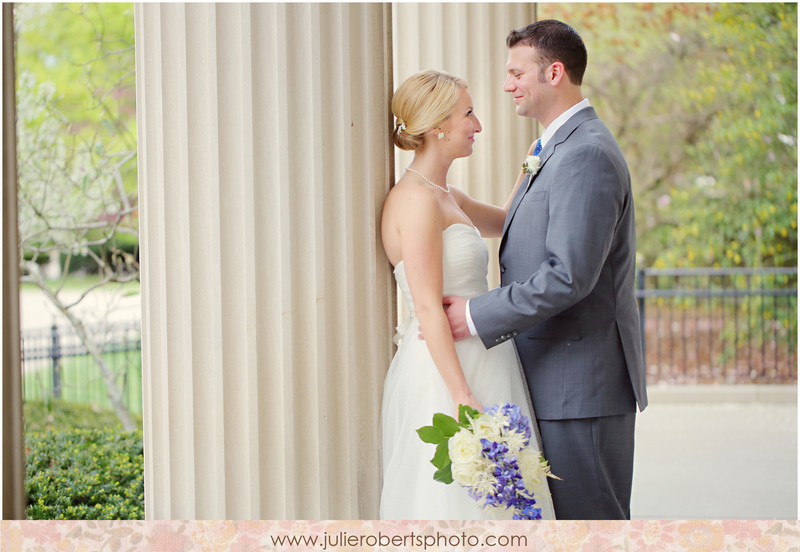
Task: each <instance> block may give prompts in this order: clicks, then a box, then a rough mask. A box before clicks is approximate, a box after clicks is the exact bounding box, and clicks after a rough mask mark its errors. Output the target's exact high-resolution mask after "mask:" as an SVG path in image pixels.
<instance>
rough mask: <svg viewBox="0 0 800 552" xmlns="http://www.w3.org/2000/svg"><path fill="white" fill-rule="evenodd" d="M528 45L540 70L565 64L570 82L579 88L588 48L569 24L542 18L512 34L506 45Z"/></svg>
mask: <svg viewBox="0 0 800 552" xmlns="http://www.w3.org/2000/svg"><path fill="white" fill-rule="evenodd" d="M520 43H522V44H525V45H526V46H530V47H532V48H534V49H535V50H536V53H537V57H538V63H539V69H540V70H541V71H544V70H545V69H546V68H547V67H548V66H549V65H550V64H552V63H555V62H556V61H560V62H561V63H563V64H564V69H565V70H566V72H567V76H568V77H569V81H570V82H571V83H572V84H577V85H580V84H581V83H582V82H583V73H584V72H585V71H586V59H587V55H586V46H584V44H583V39H581V36H580V35H579V34H578V33H577V31H575V29H573V28H572V27H570V26H569V25H567V24H566V23H562V22H561V21H556V20H555V19H543V20H541V21H537V22H536V23H531V24H530V25H528V26H527V27H523V28H522V29H515V30H513V31H511V32H510V33H509V35H508V38H506V45H507V46H508V47H509V48H513V47H514V46H516V45H517V44H520Z"/></svg>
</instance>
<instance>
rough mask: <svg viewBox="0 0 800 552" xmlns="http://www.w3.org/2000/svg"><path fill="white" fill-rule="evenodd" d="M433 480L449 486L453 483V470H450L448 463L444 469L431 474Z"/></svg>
mask: <svg viewBox="0 0 800 552" xmlns="http://www.w3.org/2000/svg"><path fill="white" fill-rule="evenodd" d="M433 479H434V480H435V481H439V482H441V483H444V484H445V485H449V484H450V483H452V482H453V470H452V469H451V466H450V464H449V463H448V464H447V465H446V466H445V467H443V468H439V469H438V470H437V471H436V473H434V474H433Z"/></svg>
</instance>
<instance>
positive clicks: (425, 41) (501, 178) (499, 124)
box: [392, 2, 538, 287]
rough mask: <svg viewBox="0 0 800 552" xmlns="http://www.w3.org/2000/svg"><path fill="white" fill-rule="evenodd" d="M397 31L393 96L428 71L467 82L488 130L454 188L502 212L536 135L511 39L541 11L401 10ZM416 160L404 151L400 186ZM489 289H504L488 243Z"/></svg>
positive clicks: (478, 7) (524, 6) (460, 6)
mask: <svg viewBox="0 0 800 552" xmlns="http://www.w3.org/2000/svg"><path fill="white" fill-rule="evenodd" d="M392 20H393V27H394V38H393V41H394V48H393V49H394V82H395V88H396V87H397V86H399V85H400V83H402V82H403V81H404V80H405V79H406V78H407V77H409V76H410V75H412V74H413V73H416V72H417V71H422V70H425V69H439V70H443V71H447V72H449V73H453V74H455V75H458V76H460V77H464V78H465V79H466V80H467V84H468V85H469V92H470V95H471V96H472V100H473V103H474V108H475V114H476V115H477V116H478V119H479V120H480V122H481V125H482V126H483V131H482V132H481V133H480V134H479V135H478V136H477V139H476V141H475V148H474V153H473V154H472V155H471V156H470V157H469V158H467V159H459V160H456V161H455V163H453V167H452V168H451V170H450V174H449V175H448V181H449V183H450V184H451V185H455V186H457V187H459V188H461V189H462V190H464V191H466V192H467V193H469V194H470V195H471V196H473V197H475V198H477V199H480V200H482V201H488V202H491V203H494V204H497V205H504V204H505V202H506V200H507V199H508V196H509V195H510V193H511V190H512V189H513V187H514V183H515V182H516V178H517V175H518V174H519V170H520V168H521V166H522V162H523V160H524V159H525V153H526V152H527V151H528V148H529V147H530V145H531V142H532V141H533V140H535V139H536V138H537V137H538V135H537V129H536V122H535V121H534V120H533V119H528V118H523V117H519V116H518V115H517V114H516V112H515V111H514V102H513V101H512V98H511V96H510V95H509V94H508V93H506V92H503V82H504V81H505V78H506V60H507V58H508V49H507V48H506V36H508V33H509V31H511V30H512V29H517V28H520V27H524V26H525V25H528V24H529V23H533V22H534V21H536V4H533V3H514V4H505V3H504V4H493V3H486V4H479V3H461V2H454V3H439V2H437V3H403V2H401V3H396V4H393V5H392ZM411 158H412V155H411V154H410V153H407V152H400V151H399V150H398V154H397V163H396V172H397V177H398V178H399V177H400V176H401V175H402V172H403V170H404V169H405V167H406V166H408V164H409V163H410V162H411ZM487 243H488V245H489V252H490V261H489V266H490V270H489V280H490V281H489V284H490V287H494V286H496V285H497V284H498V283H499V282H500V275H499V271H498V270H497V248H498V247H499V240H496V239H491V240H487Z"/></svg>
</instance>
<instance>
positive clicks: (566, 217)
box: [444, 20, 647, 519]
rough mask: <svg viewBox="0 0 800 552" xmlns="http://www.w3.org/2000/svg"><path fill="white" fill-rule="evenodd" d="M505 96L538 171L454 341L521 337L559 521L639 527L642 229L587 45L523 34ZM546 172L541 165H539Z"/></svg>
mask: <svg viewBox="0 0 800 552" xmlns="http://www.w3.org/2000/svg"><path fill="white" fill-rule="evenodd" d="M507 45H508V48H509V54H508V63H507V70H508V76H507V78H506V82H505V86H504V90H505V91H506V92H509V93H511V94H512V95H513V97H514V104H515V105H516V110H517V114H519V115H522V116H523V117H533V118H535V119H537V120H538V121H539V123H541V125H542V127H543V128H544V132H543V134H542V137H541V151H538V144H537V149H536V150H535V154H538V155H537V156H538V157H539V158H540V159H539V160H540V163H541V165H540V167H539V168H538V171H535V172H534V174H532V175H530V176H528V177H526V178H525V180H524V181H523V182H522V184H521V186H520V188H519V190H518V192H517V194H516V196H515V197H514V200H513V202H512V203H511V206H510V209H509V211H508V215H507V217H506V222H505V228H504V229H503V237H502V241H501V243H500V274H501V286H500V287H499V288H497V289H494V290H492V291H490V292H489V293H487V294H485V295H482V296H480V297H475V298H473V299H471V300H469V301H468V302H467V301H465V300H464V299H463V298H459V297H446V298H445V300H444V302H445V305H446V306H448V309H447V316H448V318H449V320H450V325H451V328H452V330H453V336H454V338H455V339H463V338H465V337H468V336H469V335H478V336H479V337H480V339H481V340H482V341H483V343H484V345H485V346H486V347H487V348H489V347H493V346H494V345H497V344H498V343H501V342H503V341H506V340H508V339H512V338H513V339H514V341H515V342H516V346H517V350H518V351H519V355H520V358H521V360H522V366H523V369H524V371H525V375H526V377H527V380H528V386H529V388H530V392H531V397H532V399H533V406H534V411H535V413H536V417H537V418H538V421H539V428H540V431H541V435H542V443H543V453H544V455H545V457H546V458H547V460H548V461H549V462H550V465H551V467H552V471H553V474H555V475H557V476H559V477H561V478H562V480H561V481H558V480H551V483H550V488H551V491H552V495H553V503H554V506H555V511H556V517H558V518H559V519H630V498H631V482H632V477H633V437H634V422H635V418H636V406H637V403H638V406H639V409H640V410H643V409H644V408H645V406H647V393H646V390H645V371H644V361H643V359H642V348H641V341H640V331H639V325H638V323H639V315H638V309H637V305H636V299H635V296H634V264H635V228H634V213H633V195H632V193H631V182H630V175H629V173H628V167H627V165H626V163H625V159H624V158H623V156H622V152H621V151H620V149H619V147H618V146H617V142H616V140H615V139H614V137H613V136H612V135H611V133H610V132H609V131H608V129H607V128H606V126H605V125H604V124H603V123H602V122H601V121H600V119H598V117H597V114H596V113H595V110H594V108H593V107H592V106H591V105H589V100H588V99H584V98H583V95H582V93H581V81H582V79H583V73H584V70H585V69H586V57H587V56H586V48H585V46H584V44H583V40H582V39H581V37H580V36H579V35H578V34H577V33H576V32H575V30H574V29H573V28H572V27H570V26H569V25H566V24H564V23H561V22H559V21H554V20H545V21H539V22H537V23H533V24H531V25H529V26H527V27H525V28H523V29H520V30H515V31H512V32H511V33H510V34H509V36H508V39H507ZM532 165H534V166H535V165H536V163H532Z"/></svg>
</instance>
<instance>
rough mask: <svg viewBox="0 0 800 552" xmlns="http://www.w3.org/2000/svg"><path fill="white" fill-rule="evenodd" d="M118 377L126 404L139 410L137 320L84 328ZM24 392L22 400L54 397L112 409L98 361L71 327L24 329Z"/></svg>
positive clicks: (140, 346) (138, 333) (22, 339)
mask: <svg viewBox="0 0 800 552" xmlns="http://www.w3.org/2000/svg"><path fill="white" fill-rule="evenodd" d="M86 330H87V333H88V334H89V336H90V338H91V339H92V342H93V343H94V344H95V345H96V346H97V347H99V348H100V350H101V351H102V354H103V358H104V359H105V362H106V364H107V365H108V367H109V369H110V370H111V371H112V372H113V373H115V374H116V376H117V385H118V386H119V387H120V389H121V390H122V393H123V396H124V401H125V405H126V406H127V407H128V409H129V410H130V411H131V412H135V413H141V411H142V357H141V348H142V340H141V327H140V324H139V322H127V323H111V324H104V325H98V326H91V327H87V328H86ZM21 353H22V394H23V398H24V399H25V400H31V399H47V398H56V399H64V400H66V401H70V402H77V403H84V404H96V405H98V406H103V407H110V401H109V400H108V396H107V392H106V387H105V383H104V381H103V377H102V375H101V374H100V371H99V370H98V368H97V364H96V363H95V360H94V359H93V358H92V356H91V355H90V354H89V351H88V350H87V349H86V347H85V346H84V345H83V343H82V342H81V340H80V338H79V337H78V336H77V335H76V334H75V332H74V330H73V329H72V328H71V327H70V326H66V325H65V326H57V325H55V324H53V325H52V326H50V327H49V328H41V329H34V330H23V332H22V335H21Z"/></svg>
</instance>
